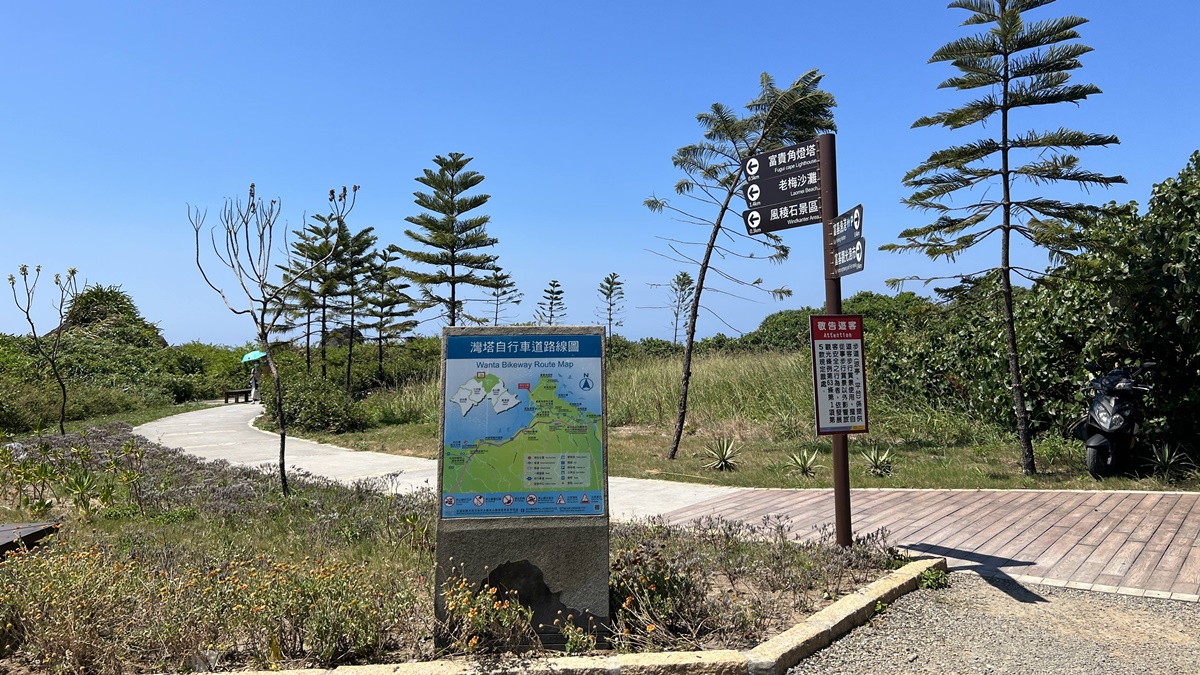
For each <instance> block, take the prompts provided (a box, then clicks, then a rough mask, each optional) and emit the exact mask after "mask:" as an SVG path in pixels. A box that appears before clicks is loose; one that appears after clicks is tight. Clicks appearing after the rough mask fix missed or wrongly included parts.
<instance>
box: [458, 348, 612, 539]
mask: <svg viewBox="0 0 1200 675" xmlns="http://www.w3.org/2000/svg"><path fill="white" fill-rule="evenodd" d="M602 340H603V338H602V336H600V335H596V334H590V335H570V334H566V335H564V334H538V333H529V334H511V333H510V334H496V333H494V332H483V331H480V332H478V333H476V334H473V335H471V334H468V335H448V336H447V337H446V368H445V372H446V376H445V381H444V382H445V389H444V391H443V395H444V396H445V400H444V402H443V407H444V409H445V414H444V417H443V422H442V424H443V438H444V441H443V445H442V462H441V498H442V517H443V518H514V517H530V516H596V515H604V514H605V513H606V509H607V499H606V495H605V493H604V487H605V480H604V476H605V466H604V443H603V439H604V407H603V397H602V392H603V391H604V382H603V377H604V370H603V368H602V364H601V362H600V359H601V356H602V354H603V345H602Z"/></svg>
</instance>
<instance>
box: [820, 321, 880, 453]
mask: <svg viewBox="0 0 1200 675" xmlns="http://www.w3.org/2000/svg"><path fill="white" fill-rule="evenodd" d="M809 321H810V324H809V329H810V331H811V335H812V359H813V366H812V372H813V386H814V388H815V390H816V396H815V397H814V398H815V399H816V407H817V435H819V436H823V435H828V434H853V433H866V432H867V387H866V375H865V371H866V368H865V365H864V363H865V360H864V359H865V354H864V353H863V352H864V350H863V332H862V317H861V316H854V315H838V316H817V315H813V316H812V317H810V319H809Z"/></svg>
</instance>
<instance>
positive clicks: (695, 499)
mask: <svg viewBox="0 0 1200 675" xmlns="http://www.w3.org/2000/svg"><path fill="white" fill-rule="evenodd" d="M262 411H263V408H262V406H261V405H258V404H237V405H224V406H217V407H213V408H209V409H206V410H197V411H195V412H189V413H183V414H181V415H174V416H172V417H164V418H162V419H160V420H156V421H154V422H150V423H148V424H143V425H142V426H140V427H137V428H135V429H134V431H135V432H136V433H138V434H140V435H142V436H145V437H146V438H148V439H150V440H151V441H154V442H155V443H160V444H162V445H165V446H167V447H169V448H180V449H181V450H183V451H185V452H187V453H188V454H191V455H196V456H198V457H203V458H204V459H211V460H215V459H223V460H225V461H227V462H229V463H230V464H238V465H245V466H259V465H262V464H271V465H274V464H276V463H278V461H279V436H277V435H276V434H272V433H267V432H265V431H262V430H261V429H257V428H255V427H254V426H253V425H252V424H251V422H253V421H254V418H255V417H257V416H258V415H260V414H261V413H262ZM286 461H287V466H288V469H289V470H290V469H293V468H294V469H298V470H301V471H307V472H308V473H311V474H313V475H316V476H324V477H326V478H332V479H334V480H338V481H342V482H346V483H350V482H353V481H355V480H358V479H361V478H375V477H379V476H386V475H388V474H392V473H397V472H399V475H398V476H397V477H396V480H395V482H394V489H397V490H409V489H415V488H419V487H429V488H431V489H437V462H436V461H434V460H431V459H420V458H417V457H402V456H400V455H389V454H387V453H382V452H368V451H363V450H350V449H347V448H339V447H337V446H334V445H325V444H322V443H314V442H312V441H307V440H304V439H302V438H291V437H289V438H288V439H287V450H286ZM608 490H609V513H610V514H611V515H612V517H613V518H616V519H626V520H627V519H631V518H636V517H639V516H648V515H658V514H663V513H667V512H669V511H673V510H676V509H684V508H687V509H694V510H696V512H697V513H704V511H705V509H704V505H705V504H716V503H717V502H718V501H719V500H721V499H722V498H725V497H730V496H732V495H734V494H735V493H737V492H740V491H741V490H739V489H737V488H728V487H719V486H712V485H697V484H693V483H676V482H673V481H665V480H641V479H637V478H618V477H611V478H609V480H608ZM712 512H713V513H715V510H714V511H712Z"/></svg>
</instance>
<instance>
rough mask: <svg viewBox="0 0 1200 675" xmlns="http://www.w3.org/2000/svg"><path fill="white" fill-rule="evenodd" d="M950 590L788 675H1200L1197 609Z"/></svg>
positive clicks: (848, 638) (910, 602) (882, 619)
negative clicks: (994, 674) (1156, 674)
mask: <svg viewBox="0 0 1200 675" xmlns="http://www.w3.org/2000/svg"><path fill="white" fill-rule="evenodd" d="M950 581H951V584H950V587H949V588H947V589H942V590H937V591H928V590H919V591H916V592H915V593H910V594H908V595H906V596H904V597H902V598H901V599H900V600H898V601H896V603H895V604H893V605H891V606H890V607H888V608H887V609H886V610H885V611H884V612H882V613H881V614H878V615H876V617H875V618H874V619H872V621H871V623H870V624H868V625H866V626H862V627H861V628H858V629H855V630H854V631H852V632H850V633H849V634H847V635H845V636H844V637H842V639H840V640H838V641H837V642H835V643H834V644H832V645H830V646H829V647H827V648H825V649H823V650H821V651H820V652H817V653H816V654H814V655H813V656H811V657H809V658H808V659H806V660H805V661H803V662H801V663H800V664H799V665H797V666H796V667H795V668H793V669H791V670H789V671H788V673H789V675H800V674H802V673H855V674H856V675H858V674H860V673H888V674H889V675H900V674H903V673H942V674H951V673H1104V674H1108V673H1171V674H1173V675H1183V674H1185V673H1197V672H1200V603H1194V602H1178V601H1171V600H1158V599H1155V598H1135V597H1131V596H1125V595H1112V594H1108V593H1096V592H1090V591H1077V590H1073V589H1067V588H1054V587H1049V586H1022V585H1020V584H1016V583H1014V582H1011V581H1008V580H998V579H990V580H989V579H983V578H980V577H979V576H977V575H974V574H968V573H961V572H960V573H954V574H951V575H950Z"/></svg>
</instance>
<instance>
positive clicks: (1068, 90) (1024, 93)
mask: <svg viewBox="0 0 1200 675" xmlns="http://www.w3.org/2000/svg"><path fill="white" fill-rule="evenodd" d="M1053 1H1054V0H955V1H954V2H951V3H950V7H951V8H956V9H965V10H967V11H969V12H971V16H970V17H968V18H967V19H966V21H964V22H963V25H964V26H978V25H987V24H994V26H993V27H992V28H991V29H990V30H989V31H988V32H986V33H978V34H975V35H970V36H967V37H963V38H959V39H957V40H954V41H953V42H950V43H949V44H947V45H945V46H943V47H941V48H940V49H938V50H937V51H936V52H934V54H933V56H932V57H930V59H929V61H930V63H936V62H943V61H949V62H950V63H951V65H953V66H954V67H955V68H957V69H958V70H959V71H961V74H960V75H958V76H956V77H952V78H950V79H948V80H946V81H944V82H942V84H941V85H940V88H943V89H949V88H953V89H958V90H960V91H970V90H975V89H979V88H988V89H990V92H989V93H988V94H987V95H984V96H982V97H980V98H977V99H974V100H972V101H968V102H967V103H965V104H964V105H961V106H959V107H957V108H952V109H950V110H948V111H946V112H942V113H938V114H936V115H932V116H929V117H922V118H920V119H918V120H917V121H916V122H914V123H913V127H914V128H916V127H929V126H942V127H945V128H948V129H961V128H964V127H969V126H973V125H975V124H985V123H986V122H987V121H988V120H990V119H992V118H994V117H995V116H997V115H998V116H999V117H1000V124H999V128H998V129H997V130H996V131H997V132H998V134H997V135H996V136H993V137H987V138H983V139H980V140H978V141H975V142H973V143H968V144H965V145H957V146H953V147H950V148H946V149H944V150H938V151H936V152H934V153H933V154H931V155H930V156H929V158H928V159H927V160H925V161H924V162H922V163H921V164H920V165H919V166H917V167H916V168H915V169H913V170H912V171H909V172H908V173H907V174H906V175H905V176H904V184H905V186H907V187H910V188H914V189H915V190H916V192H914V193H913V194H912V196H910V197H909V198H908V199H906V200H904V203H905V204H906V205H908V206H909V207H910V208H915V209H920V210H923V211H933V212H934V213H936V214H937V215H938V219H937V220H936V221H935V222H934V223H932V224H929V225H925V226H923V227H915V228H910V229H907V230H904V231H903V232H901V233H900V238H901V239H903V240H905V241H904V243H900V244H896V243H893V244H886V245H884V246H882V247H880V248H881V249H882V250H886V251H906V250H916V251H920V252H923V253H925V254H926V255H927V256H929V257H930V258H933V259H938V258H944V259H947V260H951V261H952V260H954V258H955V257H956V256H957V255H958V254H959V253H961V252H963V251H965V250H967V249H969V248H971V247H973V246H975V245H976V244H978V243H980V242H981V241H983V240H984V239H986V238H988V237H989V236H991V235H992V234H996V233H999V234H1000V265H999V267H997V268H992V270H993V271H997V272H998V273H999V277H1000V291H1001V300H1002V305H1003V310H1004V312H1003V315H1004V325H1005V342H1006V348H1007V359H1008V369H1009V376H1010V392H1011V395H1012V404H1013V415H1014V418H1015V421H1016V427H1017V435H1018V438H1019V440H1020V444H1021V468H1022V471H1023V472H1024V473H1025V474H1026V475H1032V474H1034V473H1036V472H1037V466H1036V464H1035V461H1034V456H1033V439H1032V438H1031V434H1030V429H1029V411H1028V407H1027V406H1026V403H1025V388H1024V382H1023V379H1022V374H1021V365H1020V353H1019V351H1018V347H1017V335H1016V327H1015V321H1014V318H1013V290H1012V274H1013V273H1014V272H1015V273H1017V274H1019V275H1022V276H1024V277H1026V278H1030V279H1032V278H1035V277H1036V276H1037V275H1038V274H1039V273H1038V272H1036V271H1034V270H1030V269H1025V268H1021V267H1015V266H1013V265H1012V264H1011V243H1012V235H1013V234H1014V233H1015V234H1017V235H1019V236H1021V237H1024V238H1025V239H1026V240H1028V241H1029V242H1031V243H1033V244H1034V245H1035V246H1041V247H1044V248H1046V249H1047V250H1048V251H1049V252H1050V254H1051V256H1052V257H1054V256H1062V255H1066V254H1067V252H1068V251H1069V250H1070V249H1072V248H1075V247H1076V245H1077V242H1078V241H1079V237H1078V236H1077V235H1078V234H1079V229H1080V228H1081V227H1083V226H1084V225H1086V224H1087V223H1088V222H1089V221H1090V219H1091V218H1094V217H1095V216H1096V215H1098V214H1099V213H1100V212H1101V211H1102V209H1101V208H1099V207H1095V206H1089V205H1086V204H1080V203H1068V202H1064V201H1060V200H1057V199H1051V198H1046V197H1042V196H1038V195H1036V194H1033V195H1030V196H1029V197H1026V198H1024V199H1015V198H1014V197H1013V190H1012V188H1013V184H1014V182H1015V180H1016V179H1017V178H1024V179H1025V180H1026V181H1028V182H1029V183H1031V184H1033V185H1039V184H1046V183H1058V182H1073V183H1076V184H1078V185H1079V186H1081V187H1084V188H1087V187H1091V186H1101V187H1107V186H1109V185H1112V184H1114V183H1124V182H1125V179H1124V178H1122V177H1120V176H1104V175H1101V174H1098V173H1094V172H1091V171H1087V170H1085V169H1082V168H1080V167H1079V158H1078V157H1076V156H1075V155H1072V154H1069V153H1067V152H1065V150H1066V149H1070V150H1079V149H1082V148H1088V147H1094V146H1107V145H1112V144H1116V143H1119V142H1120V141H1118V140H1117V137H1116V136H1112V135H1107V134H1094V133H1084V132H1079V131H1073V130H1069V129H1066V128H1062V127H1060V128H1059V129H1057V130H1054V131H1044V132H1038V131H1027V132H1025V133H1024V134H1023V135H1017V136H1014V135H1012V134H1010V132H1009V124H1010V113H1012V112H1013V111H1016V110H1020V109H1023V108H1031V107H1034V106H1046V105H1053V104H1056V103H1075V104H1076V105H1078V104H1079V102H1080V101H1082V100H1084V99H1086V98H1087V97H1088V96H1090V95H1092V94H1099V93H1100V89H1099V88H1097V87H1096V86H1094V85H1091V84H1070V83H1069V80H1070V71H1072V70H1075V69H1077V68H1080V67H1081V66H1082V64H1081V63H1080V61H1079V57H1081V56H1083V55H1084V54H1086V53H1088V52H1090V51H1092V49H1091V48H1090V47H1087V46H1085V45H1082V44H1079V43H1077V42H1071V41H1072V40H1077V39H1079V34H1078V33H1077V32H1076V31H1075V29H1076V28H1077V27H1079V26H1081V25H1083V24H1084V23H1087V19H1084V18H1080V17H1076V16H1068V17H1062V18H1053V19H1045V20H1041V21H1034V22H1026V21H1025V17H1024V14H1025V13H1026V12H1029V11H1032V10H1035V9H1037V8H1039V7H1043V6H1045V5H1048V4H1050V3H1051V2H1053ZM1025 150H1028V151H1032V152H1034V153H1035V154H1036V158H1034V159H1033V160H1032V161H1030V162H1028V163H1026V164H1023V165H1020V166H1013V165H1012V159H1013V157H1012V155H1013V153H1014V151H1025ZM997 183H998V184H999V186H1000V188H1001V193H1002V194H1001V199H1000V200H999V201H996V200H989V199H988V198H987V194H986V193H985V194H984V195H983V196H982V197H981V199H980V201H977V202H975V203H973V204H971V203H968V204H963V205H962V206H949V205H947V204H945V203H943V202H944V201H946V200H947V199H948V198H950V197H951V196H953V195H954V194H955V193H957V192H958V191H959V190H962V189H964V188H965V189H971V188H974V187H976V186H986V185H989V184H991V185H995V184H997ZM997 212H999V216H1000V222H999V223H995V222H992V221H989V218H990V217H991V216H992V215H993V214H995V213H997ZM974 274H979V272H976V273H974ZM970 276H974V275H973V274H964V275H955V276H954V277H953V278H958V279H963V278H965V277H970ZM910 278H917V277H910ZM903 281H905V280H904V279H893V280H890V281H889V283H890V284H891V285H893V286H894V287H898V286H899V285H900V284H901V283H902V282H903ZM926 281H931V280H929V279H927V280H926Z"/></svg>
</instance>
